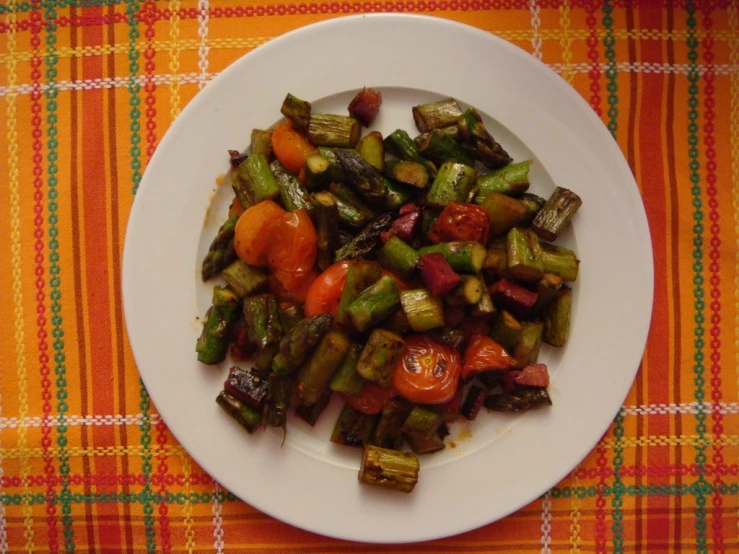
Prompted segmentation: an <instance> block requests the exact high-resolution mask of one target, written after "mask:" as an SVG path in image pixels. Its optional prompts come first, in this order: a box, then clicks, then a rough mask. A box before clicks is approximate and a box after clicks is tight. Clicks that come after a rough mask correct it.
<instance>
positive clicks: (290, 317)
mask: <svg viewBox="0 0 739 554" xmlns="http://www.w3.org/2000/svg"><path fill="white" fill-rule="evenodd" d="M279 308H280V311H279V315H280V325H282V331H283V332H284V333H289V332H290V331H292V330H293V329H294V328H295V326H296V325H297V324H298V322H300V321H301V320H302V319H303V317H304V315H303V306H302V304H298V303H297V302H281V303H280V306H279Z"/></svg>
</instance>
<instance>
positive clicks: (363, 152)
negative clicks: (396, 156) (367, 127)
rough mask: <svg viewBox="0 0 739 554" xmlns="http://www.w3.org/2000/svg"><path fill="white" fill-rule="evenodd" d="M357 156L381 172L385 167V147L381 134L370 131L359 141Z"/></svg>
mask: <svg viewBox="0 0 739 554" xmlns="http://www.w3.org/2000/svg"><path fill="white" fill-rule="evenodd" d="M357 149H358V150H359V155H360V156H362V158H363V159H364V161H365V162H367V163H368V164H370V165H371V166H372V167H374V168H375V169H377V171H382V170H383V169H384V167H385V145H384V144H383V142H382V133H380V132H379V131H372V132H371V133H369V134H367V135H365V136H363V137H362V140H360V141H359V146H358V147H357Z"/></svg>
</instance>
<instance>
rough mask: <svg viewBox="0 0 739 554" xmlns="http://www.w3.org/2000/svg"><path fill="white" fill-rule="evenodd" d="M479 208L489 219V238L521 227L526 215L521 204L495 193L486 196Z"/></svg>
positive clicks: (524, 208)
mask: <svg viewBox="0 0 739 554" xmlns="http://www.w3.org/2000/svg"><path fill="white" fill-rule="evenodd" d="M481 207H482V209H483V210H485V211H486V212H487V214H488V218H489V219H490V236H492V237H494V236H496V235H502V234H503V233H507V232H508V231H509V230H511V229H512V228H513V227H515V226H517V225H521V224H522V223H523V221H524V220H525V219H526V215H527V213H528V209H527V208H526V205H525V204H524V203H523V202H521V201H520V200H517V199H515V198H511V197H510V196H506V195H505V194H500V193H497V192H491V193H490V194H488V197H487V198H486V199H485V201H484V202H483V203H482V206H481Z"/></svg>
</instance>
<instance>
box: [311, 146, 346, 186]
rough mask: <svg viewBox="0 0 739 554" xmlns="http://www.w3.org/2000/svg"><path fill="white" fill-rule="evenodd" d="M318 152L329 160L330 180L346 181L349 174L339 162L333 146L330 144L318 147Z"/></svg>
mask: <svg viewBox="0 0 739 554" xmlns="http://www.w3.org/2000/svg"><path fill="white" fill-rule="evenodd" d="M318 153H319V154H320V155H321V156H323V157H324V158H326V159H327V160H328V161H329V164H330V167H329V172H328V175H327V177H328V180H329V181H330V182H336V183H346V182H347V176H346V173H344V169H343V168H342V167H341V164H340V163H339V158H337V157H336V153H335V152H334V149H333V148H329V147H328V146H321V147H320V148H319V149H318Z"/></svg>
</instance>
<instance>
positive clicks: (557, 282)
mask: <svg viewBox="0 0 739 554" xmlns="http://www.w3.org/2000/svg"><path fill="white" fill-rule="evenodd" d="M563 283H564V279H562V277H560V276H559V275H556V274H555V273H545V274H544V275H543V276H542V278H541V279H540V280H539V282H538V283H537V284H536V295H537V296H536V304H534V307H533V308H531V314H533V315H536V314H539V313H541V312H542V310H543V309H544V308H546V307H547V306H548V305H549V303H550V302H551V301H552V300H553V299H554V296H555V295H556V294H557V291H558V290H559V289H560V288H561V287H562V284H563Z"/></svg>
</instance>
